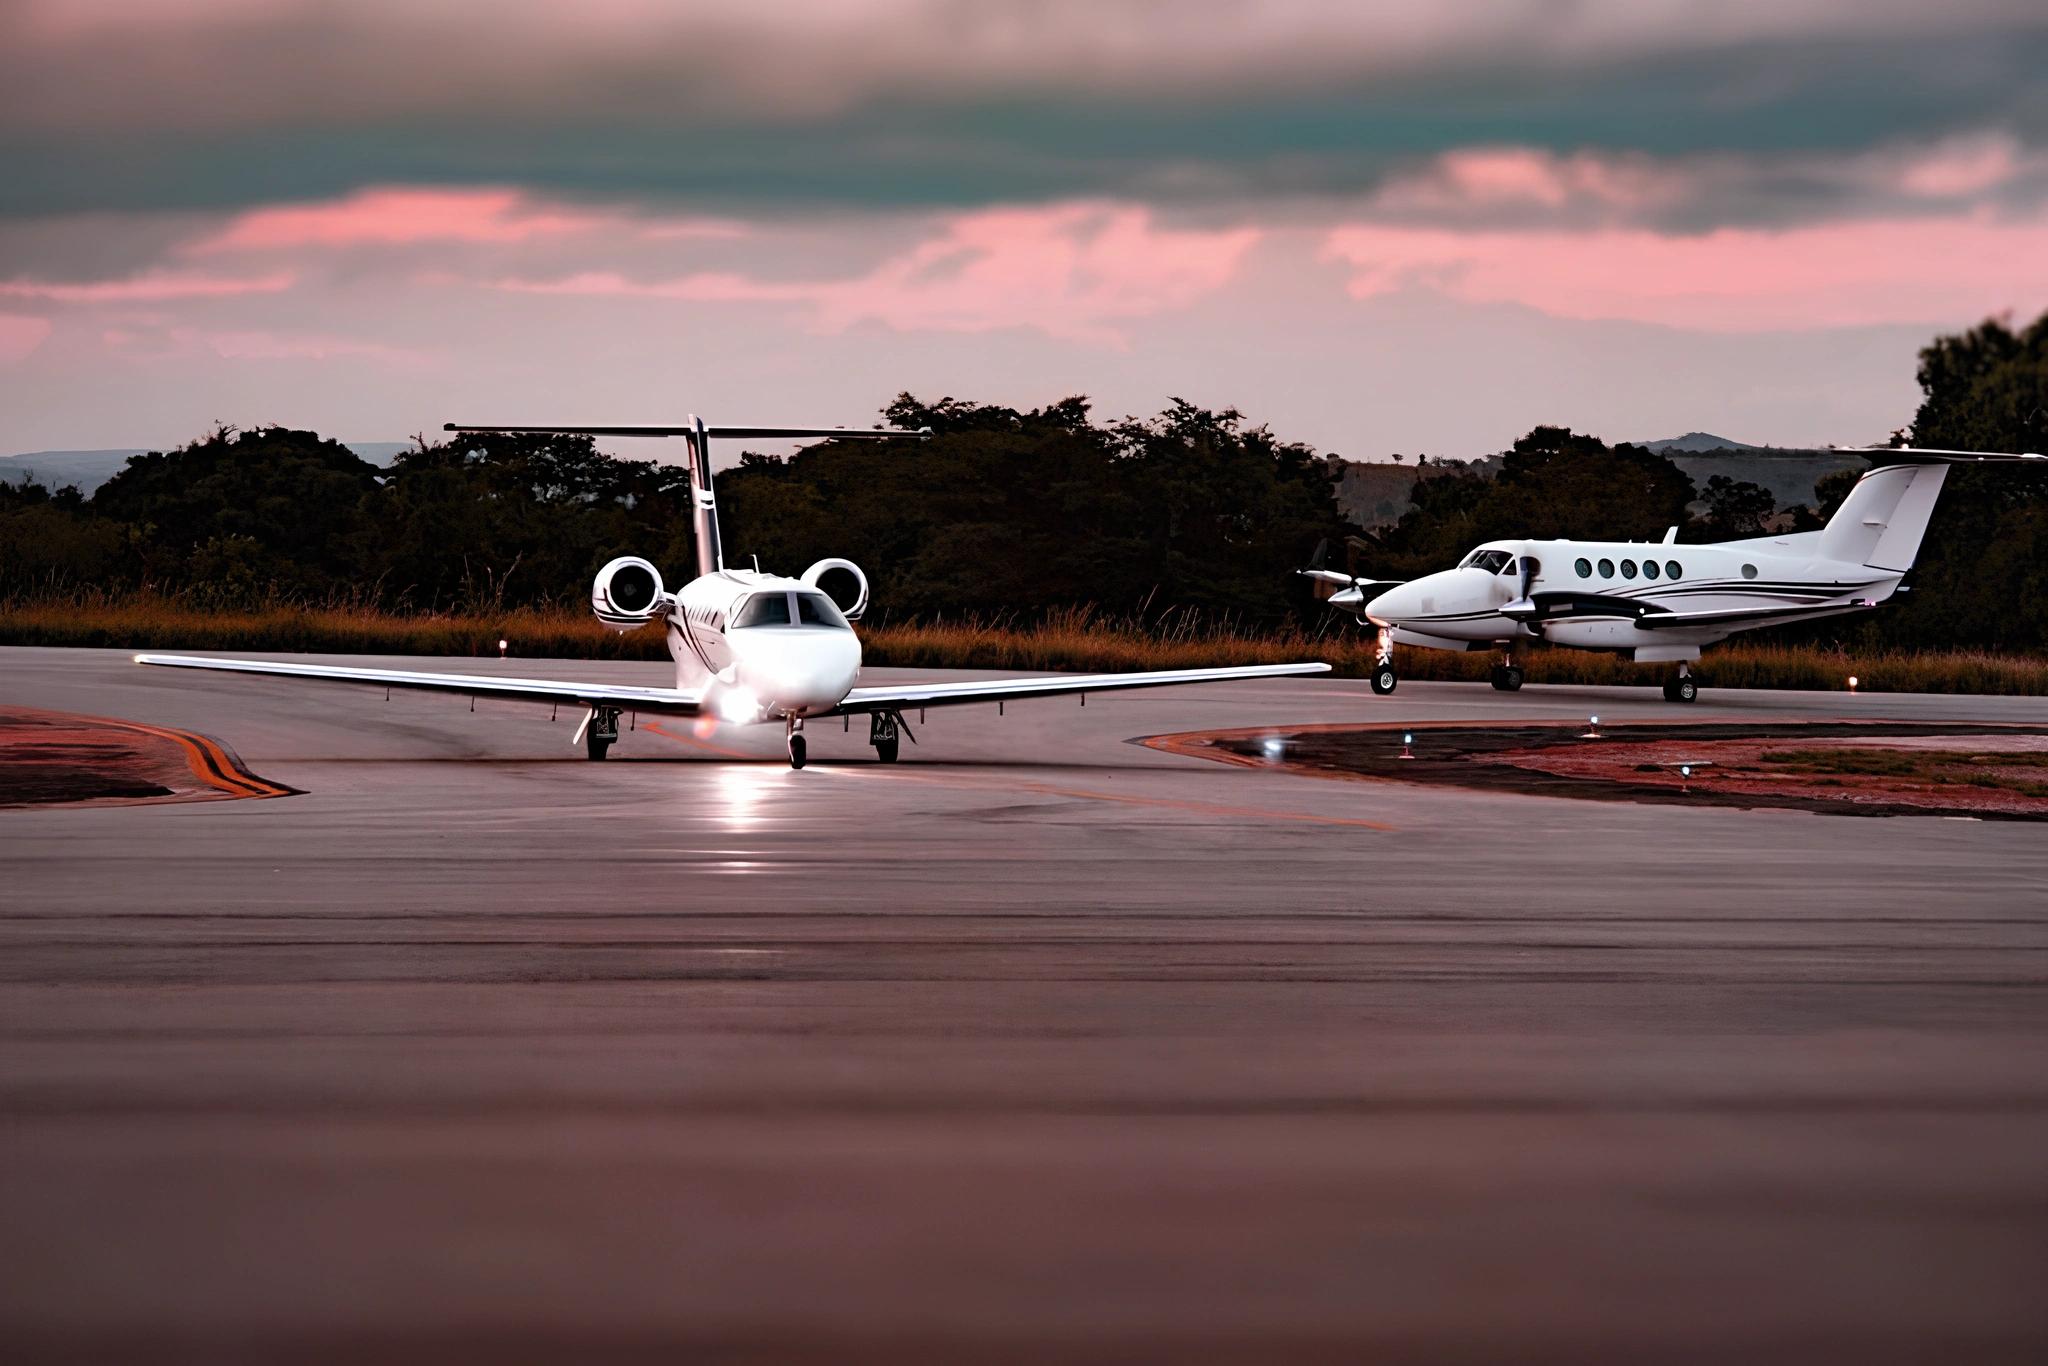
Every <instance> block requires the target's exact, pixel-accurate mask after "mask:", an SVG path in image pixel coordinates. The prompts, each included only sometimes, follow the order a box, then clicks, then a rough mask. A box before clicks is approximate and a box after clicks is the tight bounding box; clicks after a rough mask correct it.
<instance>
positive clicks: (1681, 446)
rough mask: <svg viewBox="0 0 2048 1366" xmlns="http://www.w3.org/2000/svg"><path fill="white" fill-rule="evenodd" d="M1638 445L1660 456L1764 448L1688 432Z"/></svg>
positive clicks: (1710, 433)
mask: <svg viewBox="0 0 2048 1366" xmlns="http://www.w3.org/2000/svg"><path fill="white" fill-rule="evenodd" d="M1636 445H1638V446H1641V447H1643V448H1644V449H1646V450H1652V451H1655V452H1657V454H1659V455H1692V454H1696V453H1698V452H1701V451H1760V450H1763V449H1765V448H1764V447H1762V446H1751V445H1749V444H1747V443H1745V442H1741V441H1731V440H1729V439H1728V438H1727V437H1725V436H1715V435H1714V434H1713V433H1712V432H1687V433H1686V434H1685V435H1684V436H1667V437H1665V438H1664V439H1663V440H1662V441H1638V442H1636Z"/></svg>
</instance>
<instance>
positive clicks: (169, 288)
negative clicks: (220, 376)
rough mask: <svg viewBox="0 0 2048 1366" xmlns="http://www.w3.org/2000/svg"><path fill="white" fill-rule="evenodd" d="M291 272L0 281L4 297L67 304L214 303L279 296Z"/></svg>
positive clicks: (152, 273)
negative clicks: (232, 298)
mask: <svg viewBox="0 0 2048 1366" xmlns="http://www.w3.org/2000/svg"><path fill="white" fill-rule="evenodd" d="M295 279H296V277H295V276H294V275H293V274H292V273H291V272H290V271H272V272H270V273H269V274H265V275H255V276H228V275H191V274H184V273H176V272H169V271H150V272H147V273H145V274H142V275H134V276H130V277H129V278H128V279H125V280H87V281H69V282H66V281H51V280H0V296H4V297H9V298H16V299H49V300H52V301H53V302H56V303H66V304H121V303H155V302H160V301H164V300H170V299H212V298H222V297H226V296H229V295H235V294H276V293H279V292H281V291H283V290H287V289H290V288H291V287H292V284H293V281H294V280H295Z"/></svg>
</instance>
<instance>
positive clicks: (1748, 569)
mask: <svg viewBox="0 0 2048 1366" xmlns="http://www.w3.org/2000/svg"><path fill="white" fill-rule="evenodd" d="M1742 577H1743V578H1745V579H1753V578H1755V577H1756V566H1755V565H1753V564H1746V565H1744V566H1742Z"/></svg>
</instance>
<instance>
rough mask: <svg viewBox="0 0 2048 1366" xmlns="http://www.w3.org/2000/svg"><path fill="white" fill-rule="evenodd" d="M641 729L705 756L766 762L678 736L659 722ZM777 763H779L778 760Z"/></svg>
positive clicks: (757, 755) (737, 750) (740, 751)
mask: <svg viewBox="0 0 2048 1366" xmlns="http://www.w3.org/2000/svg"><path fill="white" fill-rule="evenodd" d="M641 729H642V730H651V731H653V732H654V733H655V734H656V735H659V736H660V737H661V738H662V739H664V740H673V741H675V742H676V743H677V744H679V745H688V746H690V747H691V748H692V749H701V750H703V751H704V752H705V753H707V754H716V755H719V756H720V757H722V758H726V759H745V760H747V761H749V762H750V763H764V762H766V759H765V758H764V756H762V755H759V754H749V753H747V752H746V751H745V750H740V749H727V748H726V747H725V746H723V745H714V744H712V743H711V742H710V741H709V740H700V739H698V738H697V737H696V736H694V735H679V734H677V733H676V732H675V731H672V730H669V729H667V728H665V727H664V726H663V725H662V724H661V722H659V721H649V722H648V723H647V724H646V725H644V726H642V727H641ZM778 762H780V761H779V760H778Z"/></svg>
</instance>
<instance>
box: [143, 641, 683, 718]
mask: <svg viewBox="0 0 2048 1366" xmlns="http://www.w3.org/2000/svg"><path fill="white" fill-rule="evenodd" d="M135 662H136V663H137V664H154V665H157V666H159V667H162V668H170V669H211V670H216V671H219V672H221V673H235V674H268V675H270V676H272V677H279V678H305V679H311V680H313V681H315V682H319V683H355V684H359V685H362V686H366V687H375V688H409V689H412V690H415V691H420V692H451V693H460V694H461V695H463V696H465V697H495V698H504V699H510V700H514V701H520V702H560V703H565V704H567V705H570V706H582V707H588V706H595V705H598V704H603V705H605V706H613V707H623V708H627V709H629V710H633V711H649V712H661V713H663V714H666V715H670V716H694V715H696V714H697V711H698V709H699V704H700V702H701V699H700V698H699V696H698V694H696V693H693V692H682V691H679V690H678V689H675V688H626V687H620V686H619V685H617V684H614V683H564V682H556V681H553V680H549V679H544V678H494V677H491V676H490V675H487V674H441V673H424V672H422V673H415V672H413V671H411V670H408V669H353V668H345V667H343V666H341V665H335V664H284V663H279V662H277V661H274V660H268V659H214V658H211V657H209V656H205V655H150V654H142V655H137V656H135Z"/></svg>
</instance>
